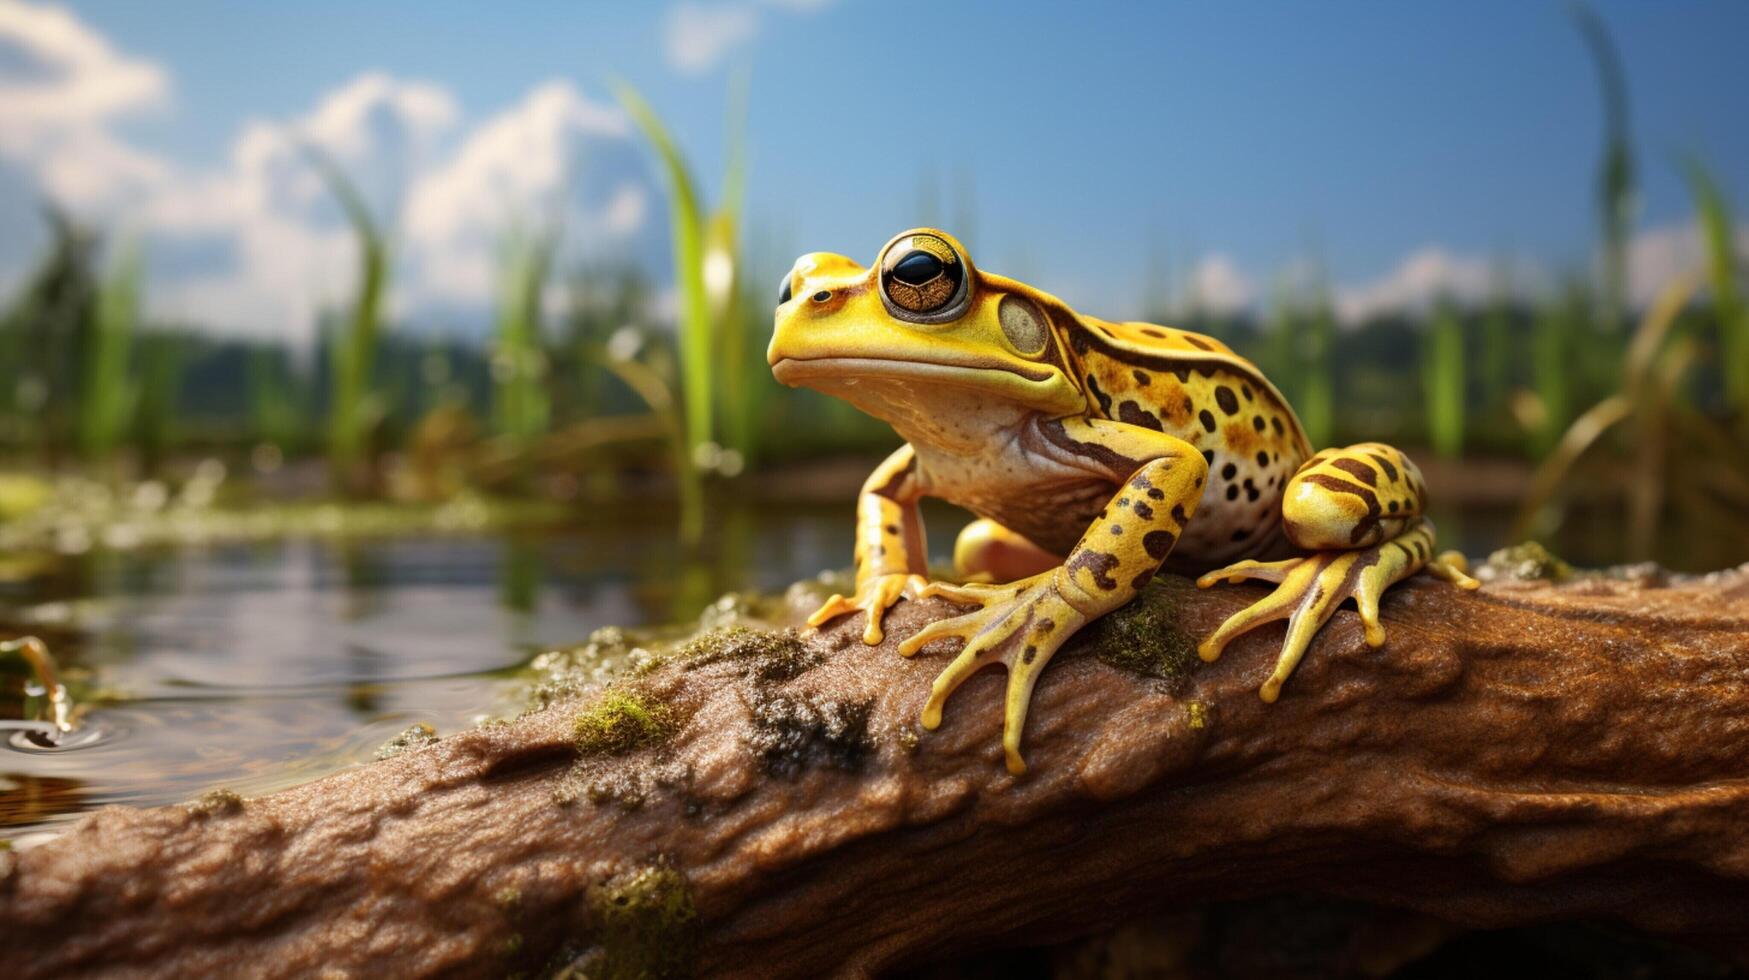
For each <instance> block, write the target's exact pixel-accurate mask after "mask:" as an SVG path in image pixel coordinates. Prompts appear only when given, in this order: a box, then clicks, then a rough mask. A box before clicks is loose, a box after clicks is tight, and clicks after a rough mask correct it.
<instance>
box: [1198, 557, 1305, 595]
mask: <svg viewBox="0 0 1749 980" xmlns="http://www.w3.org/2000/svg"><path fill="white" fill-rule="evenodd" d="M1302 561H1305V559H1304V558H1284V559H1282V560H1281V561H1253V560H1251V559H1249V558H1247V559H1246V560H1244V561H1241V562H1234V563H1233V564H1231V565H1228V566H1227V567H1226V568H1217V569H1215V570H1214V571H1212V572H1208V573H1206V574H1204V575H1202V576H1199V577H1198V578H1197V580H1196V587H1197V588H1199V589H1206V588H1209V587H1210V586H1213V585H1217V584H1219V583H1221V582H1226V583H1228V584H1232V583H1235V582H1243V581H1245V580H1247V579H1260V580H1262V581H1265V582H1279V581H1281V580H1282V578H1283V577H1284V576H1286V575H1287V573H1288V572H1290V571H1292V570H1293V569H1294V567H1295V566H1296V565H1298V564H1299V563H1300V562H1302Z"/></svg>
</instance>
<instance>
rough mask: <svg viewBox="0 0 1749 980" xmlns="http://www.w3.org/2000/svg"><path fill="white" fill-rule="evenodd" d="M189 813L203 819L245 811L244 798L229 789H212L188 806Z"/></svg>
mask: <svg viewBox="0 0 1749 980" xmlns="http://www.w3.org/2000/svg"><path fill="white" fill-rule="evenodd" d="M187 806H188V812H189V813H192V814H194V815H195V816H197V817H200V818H202V819H205V818H208V817H223V816H229V815H230V814H233V813H241V812H242V811H243V798H242V797H241V796H238V795H237V794H236V793H235V792H233V791H231V790H228V789H210V790H207V791H206V792H205V793H202V794H200V796H198V797H196V798H195V799H194V800H193V801H192V802H190V803H188V804H187Z"/></svg>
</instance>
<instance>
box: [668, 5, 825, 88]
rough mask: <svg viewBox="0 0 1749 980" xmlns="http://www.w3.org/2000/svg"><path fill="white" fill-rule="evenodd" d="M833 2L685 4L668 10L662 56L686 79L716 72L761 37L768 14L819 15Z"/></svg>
mask: <svg viewBox="0 0 1749 980" xmlns="http://www.w3.org/2000/svg"><path fill="white" fill-rule="evenodd" d="M830 3H831V0H728V2H715V3H698V2H694V0H683V2H681V3H677V4H675V5H674V6H672V7H670V8H669V9H668V14H667V16H666V17H665V18H663V22H662V53H663V55H664V56H665V57H666V59H667V61H668V66H669V67H670V68H673V69H674V70H675V71H678V72H681V73H682V74H687V75H698V74H703V73H704V72H708V71H710V70H711V69H713V68H716V67H717V66H718V65H720V64H721V63H722V62H723V59H724V58H726V57H727V56H728V54H729V52H731V51H733V50H734V49H736V48H738V47H740V46H742V45H744V44H747V43H749V42H751V41H752V40H753V39H754V38H755V37H757V36H758V35H759V26H760V20H761V16H762V14H763V13H764V11H765V10H782V11H785V12H788V13H794V14H808V13H813V12H815V11H818V10H820V9H822V8H824V7H826V6H827V5H828V4H830Z"/></svg>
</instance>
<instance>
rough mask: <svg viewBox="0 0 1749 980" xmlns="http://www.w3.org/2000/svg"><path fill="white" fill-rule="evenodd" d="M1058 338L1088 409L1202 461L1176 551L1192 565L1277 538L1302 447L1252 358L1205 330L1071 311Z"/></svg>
mask: <svg viewBox="0 0 1749 980" xmlns="http://www.w3.org/2000/svg"><path fill="white" fill-rule="evenodd" d="M1067 339H1068V344H1067V347H1068V349H1069V357H1070V360H1071V362H1072V363H1071V367H1072V368H1073V369H1074V376H1075V377H1076V379H1077V381H1078V382H1079V383H1080V384H1081V385H1082V386H1083V388H1084V390H1085V393H1086V395H1087V401H1088V407H1089V411H1090V412H1092V413H1093V414H1096V415H1099V416H1101V417H1103V418H1109V419H1115V420H1116V421H1119V422H1126V423H1129V424H1131V425H1139V426H1144V427H1146V428H1150V429H1158V430H1160V431H1163V432H1166V433H1168V434H1170V435H1174V436H1177V437H1178V438H1180V439H1183V440H1184V441H1186V442H1188V443H1190V444H1191V445H1193V446H1195V447H1196V448H1197V450H1198V451H1200V452H1201V453H1202V454H1203V457H1204V458H1205V459H1207V460H1208V462H1209V477H1208V484H1207V486H1205V487H1204V488H1203V496H1202V502H1201V503H1200V504H1199V505H1198V508H1197V512H1196V516H1195V518H1193V519H1192V520H1191V522H1190V524H1189V525H1188V526H1187V527H1186V529H1185V533H1184V534H1183V536H1182V537H1180V539H1179V544H1178V548H1177V549H1176V550H1175V551H1174V555H1175V556H1178V557H1180V558H1182V559H1184V560H1185V561H1186V563H1187V564H1191V565H1197V564H1206V563H1213V562H1227V561H1231V560H1233V559H1235V558H1242V557H1247V556H1253V555H1261V554H1264V553H1266V552H1269V551H1271V550H1274V549H1275V548H1277V547H1278V546H1279V544H1280V542H1281V538H1280V525H1281V497H1282V492H1283V491H1284V490H1285V489H1286V487H1287V481H1288V478H1289V477H1291V476H1293V474H1294V471H1295V470H1296V469H1298V468H1299V465H1300V464H1301V463H1302V462H1304V461H1305V459H1306V457H1307V456H1309V455H1311V447H1310V446H1309V445H1308V444H1307V441H1306V434H1305V430H1304V429H1302V428H1301V427H1300V422H1299V419H1298V418H1297V417H1295V415H1294V413H1293V409H1292V408H1290V407H1289V406H1288V404H1287V400H1286V399H1285V398H1283V397H1282V395H1281V392H1279V391H1277V390H1276V388H1275V386H1274V385H1272V384H1270V383H1269V380H1268V379H1267V378H1265V377H1264V376H1263V373H1262V372H1261V371H1259V370H1258V369H1257V367H1256V366H1255V365H1253V364H1252V363H1251V362H1250V361H1247V360H1245V359H1244V358H1242V357H1240V356H1239V355H1238V354H1235V353H1234V352H1233V351H1232V349H1231V348H1229V347H1228V346H1227V345H1226V344H1223V343H1221V342H1220V341H1218V340H1216V339H1214V338H1213V337H1205V336H1203V335H1201V334H1197V333H1193V332H1191V331H1188V330H1179V329H1175V328H1172V327H1163V326H1158V325H1155V324H1152V323H1133V322H1132V323H1110V322H1106V321H1104V320H1097V319H1093V318H1091V317H1080V318H1078V320H1077V322H1075V323H1071V324H1069V325H1068V337H1067Z"/></svg>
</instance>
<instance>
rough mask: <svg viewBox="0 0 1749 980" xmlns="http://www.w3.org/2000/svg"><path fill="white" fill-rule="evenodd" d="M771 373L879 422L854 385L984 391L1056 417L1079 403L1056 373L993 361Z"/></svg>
mask: <svg viewBox="0 0 1749 980" xmlns="http://www.w3.org/2000/svg"><path fill="white" fill-rule="evenodd" d="M771 373H772V376H773V377H775V378H777V380H778V381H781V382H783V383H784V384H786V385H789V386H790V387H796V386H798V385H801V386H806V387H809V388H813V389H815V390H818V391H823V392H825V393H826V394H829V395H833V396H836V397H839V398H843V399H845V400H846V401H849V402H851V403H852V404H855V405H857V407H858V408H861V409H863V410H864V411H867V412H869V413H870V414H873V415H879V416H881V417H885V413H883V412H877V411H872V410H871V406H866V405H864V404H862V399H859V398H858V397H857V394H856V392H855V389H856V388H857V386H858V382H861V381H865V380H866V381H869V382H873V383H877V384H878V383H880V382H887V383H893V382H897V383H901V384H904V385H906V386H907V387H915V388H917V389H919V390H927V388H928V387H934V386H945V387H950V388H968V389H972V390H974V391H979V392H984V393H986V394H988V395H989V396H990V398H991V399H992V400H997V401H1008V402H1011V403H1013V404H1017V405H1024V406H1026V407H1028V408H1034V409H1038V410H1040V411H1046V412H1055V413H1058V414H1068V413H1071V412H1075V411H1078V410H1080V408H1081V407H1082V406H1083V404H1084V399H1083V398H1082V397H1081V394H1080V391H1079V390H1078V389H1076V388H1075V387H1074V386H1073V385H1070V384H1067V383H1066V380H1065V379H1064V378H1063V376H1062V375H1061V374H1059V373H1058V372H1055V371H1052V370H1049V369H1048V368H1043V367H1041V368H1039V369H1037V370H1036V371H1028V370H1025V369H1024V368H1021V367H1018V366H1015V365H1011V364H1008V363H1005V362H1002V361H996V360H991V361H988V362H972V361H965V362H961V363H955V364H941V363H936V362H932V361H915V360H899V359H896V358H895V359H887V358H879V357H807V358H802V357H784V358H779V359H778V360H777V361H776V362H774V363H773V364H772V365H771ZM921 400H924V401H927V398H923V399H921Z"/></svg>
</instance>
